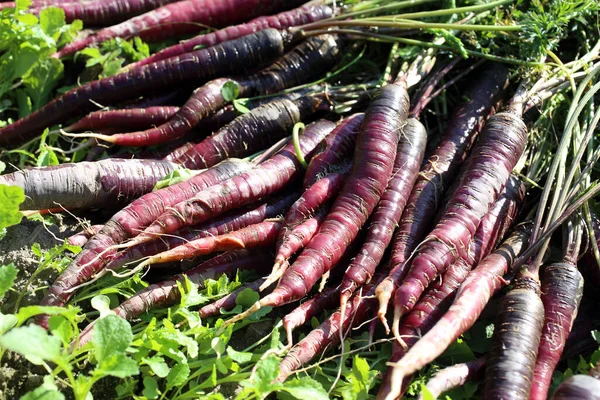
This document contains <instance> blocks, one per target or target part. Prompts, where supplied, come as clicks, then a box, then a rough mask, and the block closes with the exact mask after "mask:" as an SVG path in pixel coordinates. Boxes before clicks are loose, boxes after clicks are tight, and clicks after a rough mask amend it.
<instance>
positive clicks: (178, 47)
mask: <svg viewBox="0 0 600 400" xmlns="http://www.w3.org/2000/svg"><path fill="white" fill-rule="evenodd" d="M332 14H333V11H332V9H331V7H329V6H326V5H319V4H315V5H304V6H302V7H299V8H296V9H293V10H290V11H284V12H281V13H279V14H275V15H271V16H267V17H265V16H262V17H258V18H255V19H253V20H252V21H249V22H247V23H245V24H240V25H234V26H229V27H227V28H224V29H221V30H218V31H216V32H210V33H207V34H204V35H198V36H196V37H193V38H191V39H188V40H184V41H183V42H181V43H178V44H175V45H173V46H170V47H167V48H166V49H162V50H160V51H158V52H156V53H154V54H153V55H151V56H150V57H147V58H145V59H143V60H141V61H138V62H135V63H133V64H129V65H128V66H127V67H126V68H127V69H133V68H137V67H140V66H142V65H146V64H151V63H154V62H156V61H159V60H164V59H165V58H170V57H174V56H178V55H181V54H184V53H188V52H190V51H193V50H194V49H197V48H199V47H210V46H214V45H216V44H219V43H222V42H224V41H227V40H232V39H236V38H239V37H242V36H245V35H248V34H250V33H254V32H257V31H260V30H263V29H266V28H275V29H286V28H290V27H293V26H299V25H304V24H308V23H310V22H316V21H320V20H322V19H325V18H329V17H331V16H332Z"/></svg>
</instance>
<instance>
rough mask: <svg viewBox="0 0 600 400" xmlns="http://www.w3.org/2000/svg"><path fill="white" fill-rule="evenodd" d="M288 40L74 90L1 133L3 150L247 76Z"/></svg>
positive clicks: (206, 52)
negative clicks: (92, 114)
mask: <svg viewBox="0 0 600 400" xmlns="http://www.w3.org/2000/svg"><path fill="white" fill-rule="evenodd" d="M286 44H287V37H284V35H283V34H282V33H281V32H280V31H277V30H275V29H265V30H263V31H260V32H257V33H254V34H251V35H248V36H244V37H241V38H239V39H236V40H232V41H229V42H224V43H222V44H219V45H217V46H213V47H209V48H206V49H201V50H198V51H195V52H192V53H188V54H184V55H182V56H180V57H174V58H170V59H167V60H163V61H160V62H158V63H156V64H153V65H152V66H149V65H147V66H144V67H141V68H139V69H136V70H133V71H129V72H125V73H121V74H118V75H114V76H110V77H107V78H104V79H100V80H97V81H93V82H89V83H86V84H84V85H82V86H79V87H76V88H74V89H71V90H69V91H68V92H66V93H65V94H63V95H62V96H60V97H58V98H56V99H54V100H52V101H51V102H50V103H48V104H46V105H45V106H44V107H42V108H40V109H39V110H37V111H36V112H34V113H32V114H30V115H28V116H27V117H25V118H22V119H20V120H18V121H16V122H15V123H13V124H10V125H8V126H6V127H4V128H2V129H0V146H5V147H15V146H18V145H20V144H22V143H23V142H24V141H27V140H30V139H32V138H35V137H36V136H37V135H39V134H40V133H41V131H42V130H43V129H44V128H46V127H48V126H52V125H54V124H56V123H58V122H61V121H63V120H65V119H67V118H70V117H73V116H75V115H78V114H81V113H83V112H86V111H89V110H90V109H93V107H94V104H93V103H92V102H90V99H91V100H94V101H95V102H97V103H101V104H108V103H113V102H116V101H123V99H125V98H127V97H129V98H131V97H135V96H139V95H142V94H145V93H151V92H152V91H156V90H157V89H161V88H168V87H173V85H182V84H184V83H187V84H189V83H190V82H194V83H196V84H197V83H199V82H202V81H206V80H208V79H211V78H215V77H217V76H219V75H221V76H222V75H230V74H233V73H240V72H245V71H247V70H248V69H251V68H256V66H260V65H264V64H265V63H266V62H268V61H270V60H273V59H275V58H277V57H279V56H281V55H282V54H283V51H284V49H285V45H286Z"/></svg>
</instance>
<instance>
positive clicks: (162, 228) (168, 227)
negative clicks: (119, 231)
mask: <svg viewBox="0 0 600 400" xmlns="http://www.w3.org/2000/svg"><path fill="white" fill-rule="evenodd" d="M334 127H335V124H334V123H333V122H329V121H326V120H321V121H317V122H315V123H313V124H311V125H309V126H307V128H306V130H305V131H304V134H303V135H302V136H301V137H300V148H301V151H302V154H303V155H304V156H305V157H306V156H307V155H309V154H310V153H311V152H312V151H313V150H314V149H315V147H316V146H317V144H318V143H319V142H320V141H321V140H322V139H323V138H324V137H325V136H327V134H328V133H329V132H331V131H332V130H333V128H334ZM302 174H303V169H302V165H301V164H300V161H298V157H297V156H296V153H295V151H294V144H293V143H288V144H287V145H286V146H285V147H284V148H283V149H282V150H281V151H280V152H279V153H277V154H275V155H274V156H273V157H271V158H270V159H268V160H266V161H265V162H263V163H261V164H259V165H257V166H255V167H254V168H252V169H251V170H249V171H247V172H245V173H243V174H241V175H239V176H237V177H235V178H234V179H229V180H227V181H224V182H223V183H222V184H220V185H215V186H213V187H211V188H209V189H207V190H203V191H198V192H197V193H196V194H195V195H194V196H189V195H188V196H187V197H186V198H187V200H186V201H184V202H181V203H179V204H177V205H176V206H174V207H172V209H170V210H168V211H167V212H165V213H163V214H162V215H161V216H159V217H158V218H156V220H155V222H154V223H153V224H152V225H150V226H149V227H148V228H146V230H145V231H144V232H143V233H141V234H140V235H139V236H138V237H136V238H135V239H134V240H132V241H130V245H131V246H133V245H136V244H139V243H143V242H146V241H149V240H151V239H153V238H155V237H157V236H160V235H162V234H165V233H173V232H175V231H176V230H178V229H180V228H182V227H184V226H191V225H196V224H199V223H201V222H204V221H207V220H208V219H210V218H213V217H215V216H217V215H220V214H222V213H224V212H227V211H229V210H231V209H233V208H237V207H241V206H243V205H246V204H249V203H251V202H253V201H257V200H259V199H261V198H264V197H265V196H268V195H271V194H273V193H276V192H277V191H279V190H281V189H283V188H284V187H286V186H287V185H288V184H290V183H291V182H293V181H294V180H296V179H299V178H300V177H301V176H302Z"/></svg>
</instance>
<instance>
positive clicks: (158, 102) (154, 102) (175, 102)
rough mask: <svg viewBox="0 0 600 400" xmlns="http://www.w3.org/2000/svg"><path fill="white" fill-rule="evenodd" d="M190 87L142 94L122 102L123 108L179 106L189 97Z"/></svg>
mask: <svg viewBox="0 0 600 400" xmlns="http://www.w3.org/2000/svg"><path fill="white" fill-rule="evenodd" d="M190 93H191V89H186V88H183V89H176V90H172V91H168V90H167V91H166V92H164V93H161V94H155V95H148V96H142V97H139V98H137V99H132V100H129V101H127V102H125V103H124V104H123V108H124V109H127V108H148V107H159V106H179V105H181V104H183V102H185V100H186V99H187V98H188V97H190Z"/></svg>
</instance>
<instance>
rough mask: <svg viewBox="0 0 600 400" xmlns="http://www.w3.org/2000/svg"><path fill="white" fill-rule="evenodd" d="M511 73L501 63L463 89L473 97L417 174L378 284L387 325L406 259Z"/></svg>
mask: <svg viewBox="0 0 600 400" xmlns="http://www.w3.org/2000/svg"><path fill="white" fill-rule="evenodd" d="M507 75H508V71H507V69H506V68H505V67H504V66H502V65H498V64H492V65H490V66H487V68H486V69H484V70H483V71H482V74H481V76H479V77H478V79H476V80H474V84H473V85H471V86H470V87H469V88H468V89H467V91H466V93H465V94H466V98H468V99H469V100H468V101H465V102H461V103H460V104H459V105H458V107H457V108H456V109H455V110H454V111H453V113H452V118H451V119H450V121H449V122H448V125H447V127H446V130H445V132H444V134H443V136H442V139H441V142H440V143H439V145H438V147H437V148H436V150H435V151H434V153H433V154H432V155H431V156H430V157H429V158H428V160H427V162H426V163H425V165H424V167H423V168H422V169H421V172H420V173H419V178H418V179H417V182H416V183H415V186H414V188H413V191H412V193H411V195H410V197H409V200H408V202H407V205H406V209H405V211H404V213H403V215H402V218H401V222H400V226H399V227H398V230H397V232H396V234H395V236H394V239H393V240H392V247H391V259H390V265H391V272H390V276H389V277H388V278H386V279H385V280H384V281H383V282H382V283H381V286H380V287H379V288H377V297H378V298H379V311H378V315H379V318H380V319H381V321H382V322H384V324H386V325H387V322H386V321H385V315H386V313H387V307H388V303H389V300H390V298H391V297H392V295H393V293H394V290H395V289H396V288H397V287H398V285H399V284H400V282H401V281H402V280H403V279H404V277H405V276H406V273H407V272H408V265H407V261H408V260H409V258H410V256H411V254H412V253H413V251H414V250H415V248H416V247H417V245H418V244H419V242H420V241H421V240H423V238H424V237H425V235H426V234H427V233H428V231H429V229H430V227H431V224H432V221H433V216H434V212H435V211H434V210H437V209H438V208H439V206H440V202H441V199H442V197H443V193H444V192H445V191H446V190H447V189H448V188H449V187H450V185H451V183H452V181H453V179H454V178H455V175H456V173H457V171H458V168H459V166H460V164H461V163H462V162H463V160H464V159H465V158H466V156H467V151H468V150H469V149H470V147H471V145H472V143H473V142H474V141H475V137H476V135H477V133H478V132H479V130H480V128H481V127H482V126H483V121H484V120H485V118H486V117H487V115H488V114H489V112H490V110H491V109H492V107H493V105H494V104H495V103H496V101H497V99H498V98H499V96H500V94H501V92H502V89H503V87H504V85H505V83H506V81H507Z"/></svg>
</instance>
